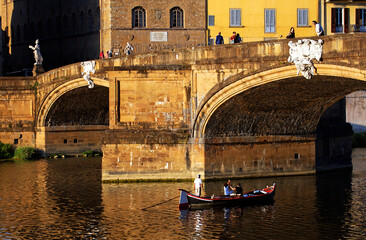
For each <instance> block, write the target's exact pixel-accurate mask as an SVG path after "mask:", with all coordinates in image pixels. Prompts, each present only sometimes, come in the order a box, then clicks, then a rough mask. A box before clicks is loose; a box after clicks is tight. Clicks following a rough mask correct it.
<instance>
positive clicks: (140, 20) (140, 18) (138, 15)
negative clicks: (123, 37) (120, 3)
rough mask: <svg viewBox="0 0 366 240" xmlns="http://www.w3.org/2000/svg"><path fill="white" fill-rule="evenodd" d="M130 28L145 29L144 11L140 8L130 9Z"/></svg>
mask: <svg viewBox="0 0 366 240" xmlns="http://www.w3.org/2000/svg"><path fill="white" fill-rule="evenodd" d="M132 27H133V28H144V27H146V14H145V9H143V8H142V7H135V8H134V9H132Z"/></svg>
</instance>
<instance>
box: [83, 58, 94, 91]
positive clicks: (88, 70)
mask: <svg viewBox="0 0 366 240" xmlns="http://www.w3.org/2000/svg"><path fill="white" fill-rule="evenodd" d="M81 66H83V68H84V71H83V72H82V73H81V74H82V75H83V78H84V79H85V80H86V81H87V82H88V87H89V88H94V82H93V80H91V78H90V75H91V74H94V73H95V61H87V62H82V63H81Z"/></svg>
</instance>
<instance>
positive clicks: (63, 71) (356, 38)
mask: <svg viewBox="0 0 366 240" xmlns="http://www.w3.org/2000/svg"><path fill="white" fill-rule="evenodd" d="M319 38H321V39H323V40H324V45H323V48H324V50H323V51H324V52H323V55H324V56H326V57H324V60H325V61H328V62H329V61H336V62H339V59H342V61H341V62H343V63H348V64H362V65H364V64H365V62H364V61H358V62H356V61H353V59H352V56H360V55H362V54H365V52H366V50H365V49H366V47H365V46H366V41H365V40H366V33H357V34H344V35H332V36H324V37H309V39H319ZM299 39H300V38H298V39H297V38H295V39H291V41H297V40H299ZM289 41H290V40H288V39H281V40H271V41H262V42H245V43H239V44H224V45H215V46H204V47H191V48H185V49H174V50H163V51H152V52H150V53H146V54H141V55H131V56H128V57H127V56H123V57H117V58H109V59H96V60H95V61H96V67H95V69H96V74H103V73H104V72H105V71H107V70H113V69H118V68H120V67H123V68H126V67H130V68H131V69H133V67H134V66H158V65H186V66H194V67H196V68H201V67H203V68H206V67H207V66H208V65H210V67H211V68H215V67H218V66H220V65H222V64H226V65H231V66H232V67H234V68H235V67H236V66H235V64H240V63H243V62H258V63H260V62H272V64H273V63H274V62H276V61H277V62H278V63H279V64H285V63H287V57H288V56H289V47H288V42H289ZM349 56H351V58H349ZM82 71H83V69H82V67H81V65H80V63H74V64H70V65H66V66H63V67H60V68H56V69H53V70H51V71H48V72H46V73H44V74H41V75H39V76H37V81H38V82H39V84H47V83H50V82H54V81H67V80H70V79H75V78H81V77H82V75H81V72H82Z"/></svg>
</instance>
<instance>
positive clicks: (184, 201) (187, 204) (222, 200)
mask: <svg viewBox="0 0 366 240" xmlns="http://www.w3.org/2000/svg"><path fill="white" fill-rule="evenodd" d="M179 190H180V201H179V209H187V208H200V207H206V206H218V205H240V206H246V205H256V204H267V203H271V202H273V198H274V195H275V190H276V184H275V183H274V184H273V185H272V186H270V187H268V186H267V187H266V188H263V189H260V190H253V191H250V192H246V193H244V194H243V195H236V194H231V195H219V196H214V195H213V196H211V197H207V196H206V197H199V196H197V195H194V194H192V193H190V192H188V191H186V190H184V189H179Z"/></svg>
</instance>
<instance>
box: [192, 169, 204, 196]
mask: <svg viewBox="0 0 366 240" xmlns="http://www.w3.org/2000/svg"><path fill="white" fill-rule="evenodd" d="M193 185H194V191H195V194H196V195H197V196H201V189H202V188H203V183H202V180H201V175H200V174H198V175H197V178H196V179H195V180H194V184H193Z"/></svg>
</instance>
